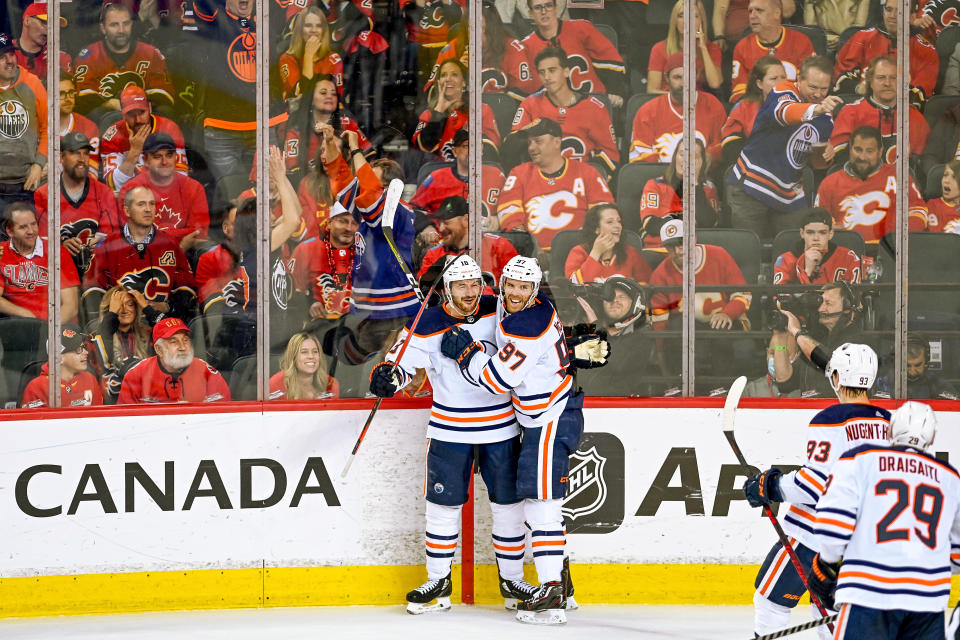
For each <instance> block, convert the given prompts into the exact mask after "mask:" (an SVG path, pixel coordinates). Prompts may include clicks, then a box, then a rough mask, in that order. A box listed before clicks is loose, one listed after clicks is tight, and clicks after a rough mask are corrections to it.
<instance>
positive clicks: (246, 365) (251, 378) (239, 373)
mask: <svg viewBox="0 0 960 640" xmlns="http://www.w3.org/2000/svg"><path fill="white" fill-rule="evenodd" d="M230 398H231V399H232V400H256V399H257V356H243V357H242V358H237V359H236V361H235V362H234V363H233V371H232V372H231V373H230Z"/></svg>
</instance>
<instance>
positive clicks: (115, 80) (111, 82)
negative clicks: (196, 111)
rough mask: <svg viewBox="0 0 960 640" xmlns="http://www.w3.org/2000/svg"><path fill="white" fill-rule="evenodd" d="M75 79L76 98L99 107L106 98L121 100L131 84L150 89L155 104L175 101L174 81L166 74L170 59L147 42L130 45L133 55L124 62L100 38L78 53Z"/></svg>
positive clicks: (150, 95) (149, 94)
mask: <svg viewBox="0 0 960 640" xmlns="http://www.w3.org/2000/svg"><path fill="white" fill-rule="evenodd" d="M75 67H76V68H75V70H74V76H73V77H74V80H75V81H76V84H77V94H78V95H77V99H78V101H81V103H82V101H83V100H84V99H88V100H89V102H88V104H91V105H94V106H96V105H97V104H99V103H100V102H102V101H104V100H110V99H114V98H115V99H117V100H119V99H120V94H121V93H122V92H123V90H124V88H125V87H126V86H127V85H129V84H135V85H137V86H139V87H143V89H144V90H145V91H146V92H147V95H148V96H149V97H150V101H151V102H153V104H170V105H172V104H173V96H174V95H175V92H174V89H173V83H172V82H171V81H170V76H169V74H168V73H167V61H166V59H165V58H164V57H163V54H162V53H160V50H159V49H157V48H156V47H153V46H151V45H149V44H147V43H146V42H135V43H132V44H131V47H130V54H129V55H128V56H127V58H126V60H124V61H123V63H122V64H119V63H118V62H117V60H116V59H115V58H114V57H113V56H112V55H111V54H110V52H108V51H107V47H106V45H105V44H104V42H103V40H98V41H96V42H94V43H93V44H91V45H90V46H88V47H87V48H85V49H83V50H82V51H80V53H79V55H77V59H76V64H75Z"/></svg>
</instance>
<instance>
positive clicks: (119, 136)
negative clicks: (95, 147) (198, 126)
mask: <svg viewBox="0 0 960 640" xmlns="http://www.w3.org/2000/svg"><path fill="white" fill-rule="evenodd" d="M157 132H163V133H167V134H169V135H170V137H171V138H173V142H174V144H176V145H177V171H179V172H180V173H182V174H184V175H186V173H187V149H186V145H185V144H184V142H183V133H181V131H180V127H178V126H177V123H176V122H174V121H173V120H170V119H169V118H164V117H163V116H157V115H154V116H152V123H151V126H150V133H157ZM129 150H130V127H128V126H127V123H126V122H125V121H124V120H120V121H119V122H115V123H113V124H112V125H110V126H109V127H107V130H106V131H104V132H103V139H102V140H101V143H100V162H101V163H102V164H103V170H102V175H103V181H104V182H106V183H107V185H108V186H109V187H110V188H111V189H113V190H117V189H118V188H119V187H118V186H117V185H116V184H115V183H114V180H113V172H114V171H116V169H117V167H119V166H120V165H121V164H123V159H124V158H125V157H126V155H127V151H129ZM136 167H137V170H139V169H140V168H141V167H143V157H142V156H141V157H140V158H137V164H136ZM120 186H123V185H120Z"/></svg>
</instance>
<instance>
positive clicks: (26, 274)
mask: <svg viewBox="0 0 960 640" xmlns="http://www.w3.org/2000/svg"><path fill="white" fill-rule="evenodd" d="M3 277H4V279H5V280H6V281H7V282H6V284H7V286H13V287H17V288H18V289H23V290H24V291H34V290H35V289H36V288H37V287H41V286H42V287H45V286H47V284H49V282H50V280H49V272H48V271H47V267H45V266H43V265H39V264H36V263H34V262H21V263H20V264H7V265H4V266H3Z"/></svg>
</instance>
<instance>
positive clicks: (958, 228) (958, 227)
mask: <svg viewBox="0 0 960 640" xmlns="http://www.w3.org/2000/svg"><path fill="white" fill-rule="evenodd" d="M943 232H944V233H956V234H960V218H954V219H953V220H951V221H950V222H948V223H947V224H945V225H943Z"/></svg>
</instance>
